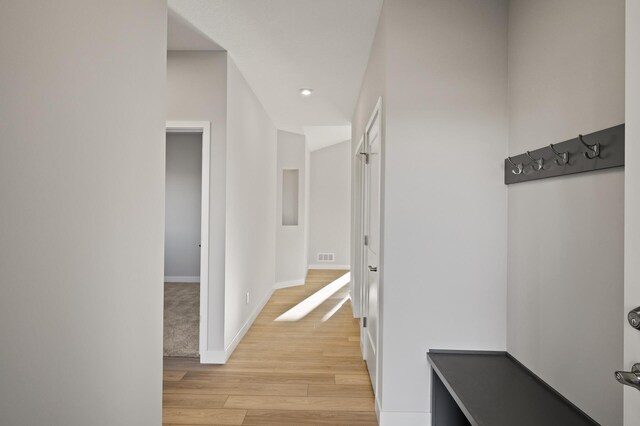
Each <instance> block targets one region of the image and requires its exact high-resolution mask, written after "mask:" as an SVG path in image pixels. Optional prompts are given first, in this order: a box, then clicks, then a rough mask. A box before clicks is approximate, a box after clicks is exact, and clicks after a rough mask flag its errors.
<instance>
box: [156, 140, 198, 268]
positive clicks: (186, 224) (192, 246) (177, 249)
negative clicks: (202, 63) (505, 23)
mask: <svg viewBox="0 0 640 426" xmlns="http://www.w3.org/2000/svg"><path fill="white" fill-rule="evenodd" d="M165 182H166V186H165V188H166V190H165V225H164V276H165V280H167V278H168V279H171V280H181V279H184V277H188V278H189V279H190V280H192V281H193V280H198V279H200V247H199V245H200V218H201V208H202V133H167V152H166V177H165Z"/></svg>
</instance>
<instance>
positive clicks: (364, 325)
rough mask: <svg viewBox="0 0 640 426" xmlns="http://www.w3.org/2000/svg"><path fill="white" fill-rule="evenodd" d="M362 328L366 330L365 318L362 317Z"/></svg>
mask: <svg viewBox="0 0 640 426" xmlns="http://www.w3.org/2000/svg"><path fill="white" fill-rule="evenodd" d="M362 327H363V328H367V317H362Z"/></svg>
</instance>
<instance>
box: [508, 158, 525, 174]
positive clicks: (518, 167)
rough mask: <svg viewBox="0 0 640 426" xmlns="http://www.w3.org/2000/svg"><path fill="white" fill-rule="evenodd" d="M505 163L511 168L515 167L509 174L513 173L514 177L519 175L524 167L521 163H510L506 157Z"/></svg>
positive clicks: (509, 159)
mask: <svg viewBox="0 0 640 426" xmlns="http://www.w3.org/2000/svg"><path fill="white" fill-rule="evenodd" d="M507 161H508V162H509V163H510V164H511V165H512V166H513V167H515V168H514V169H511V173H513V174H514V175H519V174H521V173H522V170H523V169H524V166H523V165H522V163H518V164H516V163H514V162H513V161H511V157H507Z"/></svg>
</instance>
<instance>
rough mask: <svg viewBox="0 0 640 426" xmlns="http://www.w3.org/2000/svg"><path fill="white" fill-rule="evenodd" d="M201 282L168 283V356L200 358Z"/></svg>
mask: <svg viewBox="0 0 640 426" xmlns="http://www.w3.org/2000/svg"><path fill="white" fill-rule="evenodd" d="M199 335H200V284H199V283H164V355H165V356H182V357H198V356H199V350H198V343H199Z"/></svg>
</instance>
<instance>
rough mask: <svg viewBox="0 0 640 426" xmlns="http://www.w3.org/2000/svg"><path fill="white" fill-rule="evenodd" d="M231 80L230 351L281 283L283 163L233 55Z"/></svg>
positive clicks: (269, 124)
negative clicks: (279, 183)
mask: <svg viewBox="0 0 640 426" xmlns="http://www.w3.org/2000/svg"><path fill="white" fill-rule="evenodd" d="M227 81H228V87H227V225H226V236H227V239H226V264H225V275H226V284H225V293H224V299H225V319H224V329H225V349H226V348H230V347H233V345H235V344H237V342H238V339H239V338H240V336H241V333H242V332H244V331H246V329H247V328H248V327H249V326H250V325H251V322H252V321H253V318H254V315H257V313H258V310H259V309H260V308H261V305H262V303H263V302H266V298H268V297H269V296H270V295H271V292H272V290H273V286H274V283H275V261H276V257H275V252H276V232H275V226H274V225H275V223H276V161H277V138H276V128H275V126H274V125H273V123H272V121H271V119H270V118H269V116H268V115H267V113H266V111H265V110H264V108H263V106H262V105H261V104H260V102H259V101H258V99H257V98H256V96H255V94H254V93H253V91H252V90H251V88H250V87H249V85H248V84H247V82H246V80H245V79H244V77H243V76H242V74H241V73H240V71H239V70H238V68H237V66H236V65H235V64H234V63H233V60H232V59H231V58H228V60H227ZM247 292H249V293H250V300H249V303H248V304H247V303H245V297H246V293H247Z"/></svg>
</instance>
